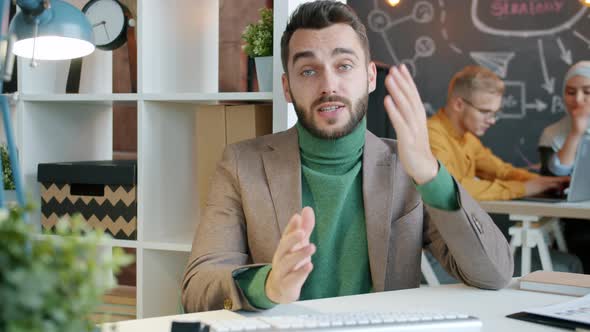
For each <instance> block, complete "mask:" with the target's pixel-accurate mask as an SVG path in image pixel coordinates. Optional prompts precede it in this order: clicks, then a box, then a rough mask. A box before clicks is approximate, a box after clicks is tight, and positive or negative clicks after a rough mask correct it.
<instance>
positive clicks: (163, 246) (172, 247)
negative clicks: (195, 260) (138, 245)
mask: <svg viewBox="0 0 590 332" xmlns="http://www.w3.org/2000/svg"><path fill="white" fill-rule="evenodd" d="M143 248H144V249H152V250H164V251H178V252H191V248H192V243H188V244H187V243H172V242H144V243H143Z"/></svg>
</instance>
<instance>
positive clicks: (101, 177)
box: [37, 160, 137, 240]
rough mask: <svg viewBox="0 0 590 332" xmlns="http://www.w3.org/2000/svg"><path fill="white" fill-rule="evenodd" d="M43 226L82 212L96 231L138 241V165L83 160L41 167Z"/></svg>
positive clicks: (121, 161) (113, 161)
mask: <svg viewBox="0 0 590 332" xmlns="http://www.w3.org/2000/svg"><path fill="white" fill-rule="evenodd" d="M37 181H39V182H40V183H41V225H42V226H43V229H45V230H53V229H54V228H55V224H56V223H57V220H58V218H59V217H62V216H64V215H68V216H71V215H73V214H75V213H80V214H81V215H82V218H84V220H86V222H88V224H89V225H90V226H91V227H92V228H94V229H102V230H104V231H105V232H106V233H109V234H111V235H112V236H113V237H114V238H116V239H122V240H136V239H137V193H136V186H137V162H136V161H135V160H106V161H79V162H61V163H46V164H39V165H38V169H37Z"/></svg>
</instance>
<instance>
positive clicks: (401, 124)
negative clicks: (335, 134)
mask: <svg viewBox="0 0 590 332" xmlns="http://www.w3.org/2000/svg"><path fill="white" fill-rule="evenodd" d="M385 87H386V88H387V91H388V92H389V95H387V96H386V97H385V101H384V103H385V110H386V111H387V115H388V116H389V120H390V121H391V124H392V125H393V127H394V128H395V133H396V134H397V140H398V142H399V144H398V152H399V155H400V161H401V162H402V165H403V166H404V169H405V170H406V172H407V173H408V174H409V175H410V176H411V177H412V179H414V181H415V182H416V183H417V184H424V183H426V182H428V181H430V180H432V179H434V177H435V176H436V174H437V173H438V162H437V161H436V158H434V155H433V154H432V151H431V150H430V143H429V142H428V129H427V127H426V111H425V110H424V105H423V104H422V100H421V99H420V95H419V94H418V89H417V88H416V85H415V84H414V80H413V79H412V75H410V72H409V71H408V69H407V68H406V66H404V65H401V67H400V69H398V68H396V67H391V69H390V70H389V73H388V74H387V77H386V78H385Z"/></svg>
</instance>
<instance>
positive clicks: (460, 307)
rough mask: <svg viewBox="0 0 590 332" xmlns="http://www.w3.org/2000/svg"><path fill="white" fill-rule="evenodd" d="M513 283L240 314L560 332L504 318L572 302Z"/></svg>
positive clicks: (166, 321) (154, 324) (151, 321)
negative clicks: (372, 316) (347, 315)
mask: <svg viewBox="0 0 590 332" xmlns="http://www.w3.org/2000/svg"><path fill="white" fill-rule="evenodd" d="M517 284H518V283H517V280H516V279H514V280H513V282H512V283H511V285H510V286H509V287H508V288H506V289H503V290H500V291H489V290H481V289H477V288H472V287H467V286H465V285H462V284H457V285H444V286H438V287H422V288H415V289H407V290H400V291H391V292H381V293H372V294H364V295H354V296H344V297H336V298H328V299H320V300H311V301H301V302H295V303H292V304H287V305H279V306H277V307H275V308H274V309H271V310H267V311H263V312H246V313H243V312H240V314H243V315H245V316H276V315H299V314H313V313H337V312H354V311H375V312H377V311H378V312H383V311H406V312H410V311H429V312H430V311H432V312H461V313H467V314H471V315H473V316H476V317H478V318H479V319H481V321H482V322H483V329H482V331H486V332H497V331H502V332H504V331H519V332H533V331H534V332H545V331H563V330H562V329H557V328H553V327H548V326H544V325H539V324H533V323H528V322H522V321H518V320H514V319H510V318H506V315H508V314H512V313H515V312H519V311H521V310H524V309H529V308H533V307H539V306H544V305H550V304H555V303H560V302H566V301H570V300H572V299H573V297H570V296H563V295H554V294H544V293H537V292H528V291H521V290H518V289H517ZM238 317H240V316H239V315H238V314H237V313H233V312H230V311H225V310H222V311H209V312H203V313H195V314H186V315H178V316H166V317H158V318H148V319H141V320H135V321H126V322H119V323H117V327H118V329H117V331H118V332H135V331H142V332H170V326H171V322H172V321H173V320H204V321H206V320H208V319H209V320H211V319H214V320H217V319H235V318H238ZM109 326H110V325H105V327H104V328H103V330H102V331H103V332H109V331H110V329H109Z"/></svg>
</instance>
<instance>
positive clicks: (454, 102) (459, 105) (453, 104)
mask: <svg viewBox="0 0 590 332" xmlns="http://www.w3.org/2000/svg"><path fill="white" fill-rule="evenodd" d="M449 106H450V107H449V108H450V109H449V111H451V112H456V113H463V110H464V108H465V102H464V101H463V99H462V98H461V97H458V96H452V97H451V99H450V100H449Z"/></svg>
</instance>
